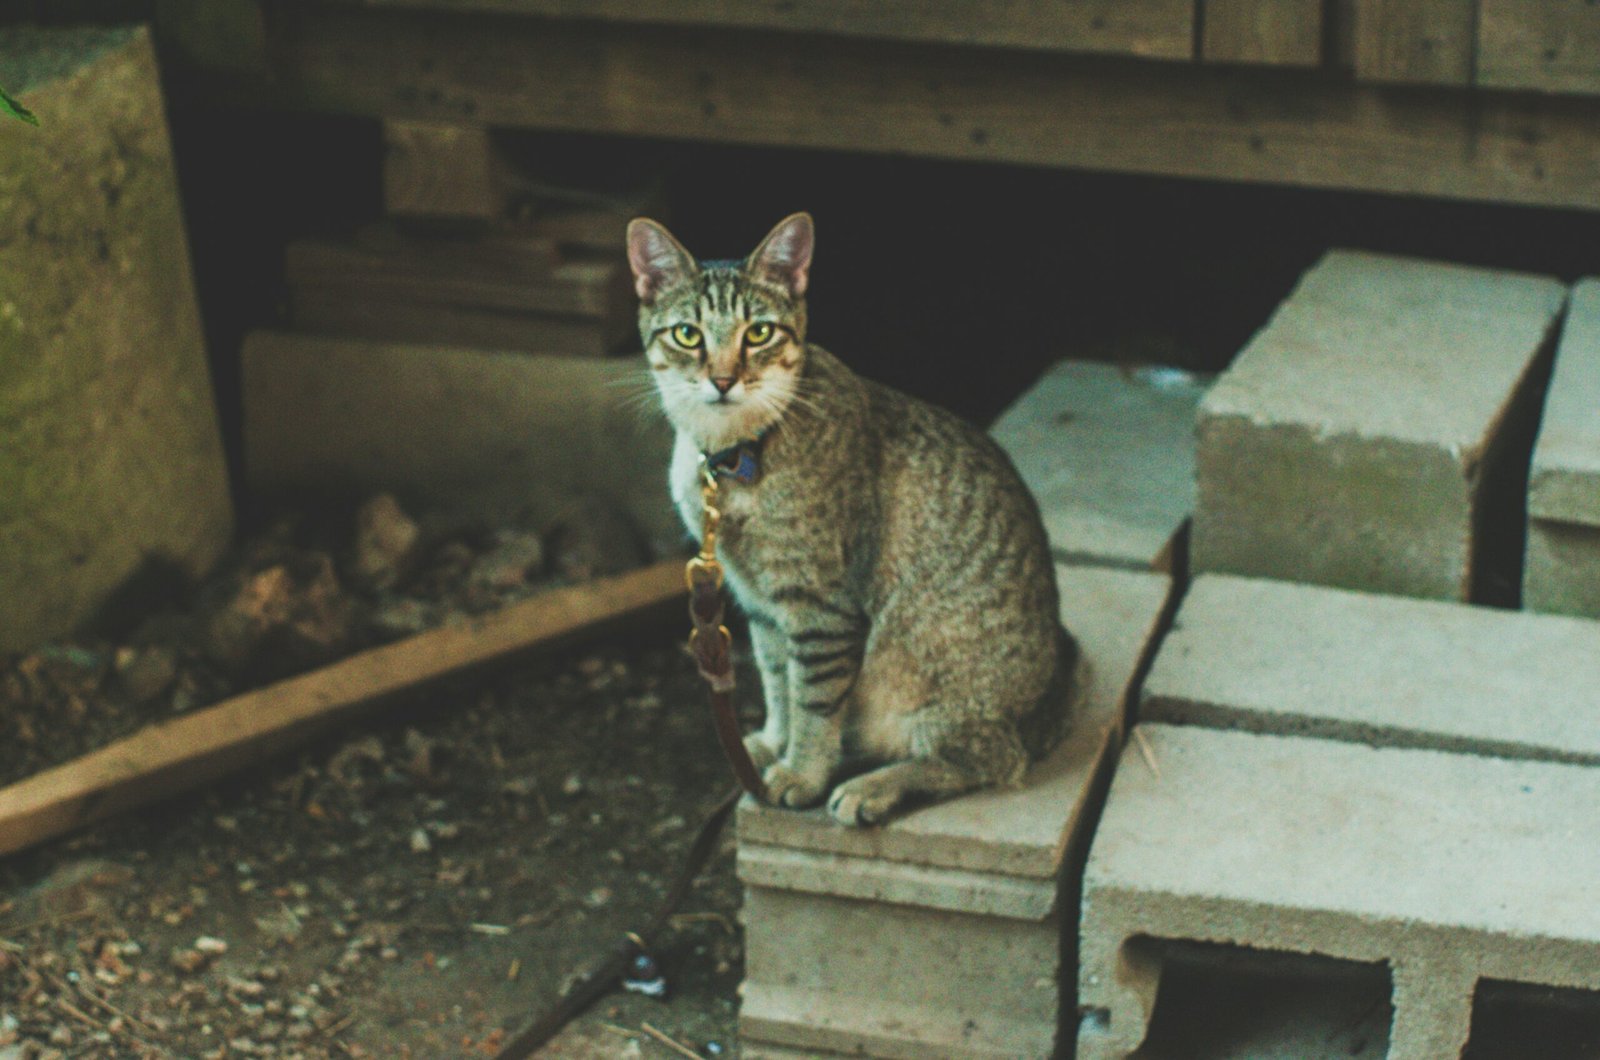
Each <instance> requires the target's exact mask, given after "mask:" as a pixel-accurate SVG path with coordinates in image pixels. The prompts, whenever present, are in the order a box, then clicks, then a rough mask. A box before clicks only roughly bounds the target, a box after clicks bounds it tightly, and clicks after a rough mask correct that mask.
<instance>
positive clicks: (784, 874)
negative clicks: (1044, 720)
mask: <svg viewBox="0 0 1600 1060" xmlns="http://www.w3.org/2000/svg"><path fill="white" fill-rule="evenodd" d="M1057 574H1058V578H1059V580H1060V583H1061V588H1062V615H1063V618H1064V620H1065V621H1066V622H1067V624H1068V626H1069V627H1070V628H1071V629H1072V630H1073V631H1074V633H1076V634H1077V636H1078V637H1079V639H1080V641H1081V642H1082V644H1083V646H1084V650H1085V653H1086V655H1087V657H1088V659H1089V661H1090V663H1091V665H1092V667H1093V671H1094V685H1093V687H1092V689H1091V692H1090V695H1089V698H1088V703H1087V705H1086V707H1085V708H1084V709H1083V711H1082V713H1081V715H1080V717H1079V718H1078V722H1077V724H1076V726H1075V727H1074V729H1073V731H1072V734H1071V735H1070V736H1069V738H1068V740H1067V742H1066V743H1065V744H1064V745H1063V746H1062V747H1061V748H1059V749H1058V750H1057V752H1056V753H1055V754H1054V755H1053V756H1052V757H1051V758H1050V759H1048V760H1047V761H1046V762H1044V763H1042V764H1041V765H1040V766H1038V767H1036V768H1035V769H1034V770H1033V771H1032V773H1031V774H1030V775H1029V777H1028V778H1027V779H1026V780H1025V781H1024V783H1023V786H1022V787H1021V788H1019V789H1017V790H1011V791H991V792H981V793H976V794H972V795H967V796H963V797H961V798H958V799H954V800H951V801H949V802H945V803H940V804H937V805H934V806H929V807H925V808H923V809H920V810H917V811H914V812H911V813H908V814H905V815H904V816H902V817H899V818H896V819H894V820H892V821H891V822H889V823H888V824H886V825H884V826H883V827H880V828H873V829H857V828H844V827H842V826H840V825H838V824H836V823H835V822H834V821H833V820H832V819H831V818H829V817H828V816H827V815H826V814H824V813H821V812H808V813H798V812H795V811H792V810H775V809H771V808H769V807H761V806H756V805H754V804H752V803H748V802H747V803H746V804H744V805H743V806H741V807H740V810H739V816H738V825H739V875H740V878H741V879H742V880H743V882H744V884H745V888H746V890H745V894H746V899H745V912H744V920H745V951H746V966H745V983H744V1002H743V1007H742V1009H741V1014H740V1029H741V1037H742V1039H743V1049H744V1053H745V1055H747V1056H772V1057H780V1056H790V1055H804V1056H822V1055H829V1054H831V1053H839V1054H844V1055H852V1056H862V1055H865V1056H875V1057H909V1058H917V1057H929V1056H938V1057H941V1058H956V1057H1007V1058H1010V1057H1019V1056H1048V1055H1050V1053H1051V1051H1052V1050H1053V1049H1054V1048H1055V1045H1056V1042H1057V1041H1058V1035H1059V1034H1060V1032H1061V1029H1062V1024H1063V1020H1069V1021H1070V1013H1069V1012H1065V1011H1064V1010H1063V1006H1062V1001H1061V996H1062V995H1061V990H1062V982H1061V980H1062V977H1063V975H1064V974H1065V975H1066V976H1067V977H1068V978H1069V980H1070V975H1071V973H1070V972H1066V973H1063V970H1062V968H1061V949H1062V940H1061V899H1062V887H1063V867H1064V865H1066V864H1068V863H1071V862H1073V861H1077V862H1078V863H1081V860H1082V857H1083V851H1084V845H1085V844H1086V843H1087V839H1088V837H1087V828H1088V822H1087V820H1086V818H1085V813H1086V808H1087V807H1088V806H1089V805H1091V804H1092V802H1093V801H1094V799H1095V798H1096V797H1097V796H1098V795H1099V794H1101V793H1103V792H1104V790H1105V785H1106V783H1107V781H1108V770H1109V766H1110V764H1111V760H1112V758H1113V756H1114V754H1115V748H1116V747H1117V746H1119V745H1120V742H1121V736H1122V731H1123V723H1124V717H1125V712H1126V708H1127V697H1128V694H1129V688H1130V684H1131V681H1132V678H1133V676H1134V673H1135V671H1136V670H1137V668H1138V666H1139V665H1140V662H1141V660H1142V659H1143V658H1144V657H1145V655H1146V654H1147V649H1148V646H1149V644H1150V641H1151V639H1152V637H1153V634H1154V631H1155V629H1156V626H1157V623H1158V619H1159V617H1160V615H1161V613H1162V611H1163V609H1164V607H1165V605H1166V601H1167V596H1168V592H1169V589H1170V582H1169V580H1168V579H1167V578H1165V577H1162V576H1159V575H1155V574H1149V573H1144V572H1135V571H1125V570H1115V569H1110V568H1104V567H1066V566H1063V567H1060V568H1059V569H1058V571H1057ZM975 984H977V985H975ZM1069 989H1070V988H1069ZM1068 1007H1069V1008H1070V1006H1068Z"/></svg>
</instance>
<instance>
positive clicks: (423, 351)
mask: <svg viewBox="0 0 1600 1060" xmlns="http://www.w3.org/2000/svg"><path fill="white" fill-rule="evenodd" d="M240 361H241V375H242V381H241V397H242V404H243V418H244V463H245V482H246V484H247V486H248V487H249V490H250V493H251V495H252V496H255V497H262V498H268V499H274V500H275V499H281V498H296V497H298V498H307V497H310V498H313V499H314V498H315V497H317V496H320V495H333V496H368V495H371V494H373V493H380V492H388V493H393V494H395V495H396V496H398V497H401V498H403V499H405V500H406V502H407V503H408V504H413V505H415V506H416V507H418V508H430V509H433V508H436V509H440V510H444V511H449V512H456V513H460V514H463V515H468V516H475V517H481V518H484V519H489V520H494V519H502V518H507V517H512V516H516V515H518V514H524V515H526V516H527V517H528V518H530V519H532V520H533V522H534V523H535V524H542V523H543V522H545V521H546V520H548V519H550V518H553V517H555V516H556V515H558V514H560V512H561V510H562V509H563V508H565V507H566V506H567V505H569V504H570V503H571V501H572V500H573V499H574V498H576V497H578V496H581V495H583V494H589V493H593V494H599V495H601V496H602V497H605V498H607V499H608V500H610V501H611V502H612V503H614V504H616V505H617V506H618V507H620V508H621V509H622V510H624V511H626V512H627V513H628V514H629V515H630V516H632V517H633V519H634V521H635V522H636V523H638V525H639V526H640V527H641V528H642V529H643V530H644V531H645V533H646V534H648V535H649V536H650V537H651V539H652V540H653V541H655V542H656V543H657V545H658V547H660V548H662V549H670V548H674V547H676V545H677V543H678V542H680V541H681V540H682V539H683V534H684V531H683V526H682V524H681V523H680V522H679V519H678V514H677V511H676V510H675V509H674V508H673V505H672V499H671V497H669V496H668V494H667V470H666V469H667V463H668V461H669V460H670V457H671V453H672V431H671V429H670V428H669V427H668V426H667V422H666V417H665V416H663V415H662V414H661V412H660V402H659V401H658V400H657V398H656V397H655V385H654V383H653V382H652V380H651V379H650V378H649V376H650V372H649V371H648V370H647V368H646V367H645V364H644V358H643V357H636V358H619V357H612V358H585V357H542V356H537V355H532V354H516V353H507V352H497V351H487V350H472V349H461V348H457V347H440V346H413V345H404V344H398V343H384V342H358V341H352V340H348V339H329V338H320V337H316V336H311V335H295V334H284V333H277V332H256V333H254V334H252V335H249V336H248V337H246V339H245V341H244V348H243V351H242V353H241V355H240ZM396 424H404V425H405V429H404V430H396V429H395V425H396Z"/></svg>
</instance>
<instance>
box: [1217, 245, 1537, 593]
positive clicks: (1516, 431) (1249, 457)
mask: <svg viewBox="0 0 1600 1060" xmlns="http://www.w3.org/2000/svg"><path fill="white" fill-rule="evenodd" d="M1564 297H1565V289H1564V288H1563V287H1562V285H1561V284H1560V283H1559V282H1557V281H1556V280H1554V279H1550V278H1548V277H1542V276H1529V275H1523V274H1518V273H1509V272H1495V271H1490V270H1486V269H1475V268H1465V267H1461V266H1456V265H1445V264H1438V263H1434V262H1425V261H1415V260H1409V259H1404V258H1394V257H1385V256H1381V255H1376V254H1367V253H1357V252H1352V251H1334V252H1332V253H1330V254H1328V255H1327V256H1326V257H1324V258H1323V259H1322V260H1321V261H1320V262H1319V263H1318V264H1317V265H1316V266H1315V267H1313V268H1312V269H1311V270H1310V271H1309V272H1307V273H1306V274H1305V276H1304V277H1302V278H1301V280H1300V283H1299V285H1298V286H1297V287H1296V288H1295V290H1294V292H1293V293H1292V294H1291V295H1290V296H1289V298H1288V299H1287V300H1286V301H1285V302H1284V303H1283V304H1282V305H1281V306H1279V307H1278V310H1277V312H1276V313H1274V314H1273V317H1272V319H1271V320H1270V321H1269V322H1268V323H1267V325H1266V326H1265V327H1263V328H1262V329H1261V331H1260V332H1258V333H1257V334H1256V336H1255V337H1254V338H1253V339H1252V340H1251V341H1250V343H1249V345H1248V346H1246V347H1245V349H1244V351H1243V352H1242V353H1240V355H1239V357H1238V358H1237V359H1236V360H1235V362H1234V363H1233V365H1232V366H1231V367H1230V368H1229V369H1228V370H1227V371H1226V372H1224V373H1223V374H1222V375H1221V376H1220V377H1218V379H1217V381H1216V383H1215V384H1214V385H1213V386H1212V387H1211V389H1210V390H1209V391H1208V392H1207V394H1206V396H1205V398H1204V399H1203V401H1202V402H1201V406H1200V416H1199V424H1198V450H1197V474H1198V482H1199V485H1198V489H1199V493H1198V502H1197V507H1196V509H1195V519H1194V531H1193V537H1192V549H1191V553H1190V557H1191V561H1192V564H1193V568H1194V569H1195V570H1197V571H1223V572H1228V573H1234V574H1247V575H1257V576H1262V577H1272V578H1284V579H1289V580H1294V581H1305V582H1313V583H1316V584H1320V585H1334V586H1340V587H1344V588H1350V589H1364V590H1368V591H1373V592H1385V593H1396V594H1399V595H1404V596H1418V597H1429V598H1434V599H1452V600H1468V599H1472V600H1490V599H1494V600H1502V599H1510V598H1514V596H1515V594H1516V590H1517V584H1518V582H1517V572H1518V567H1519V564H1520V555H1519V550H1518V549H1517V547H1516V541H1517V539H1518V538H1520V536H1521V529H1520V526H1518V525H1516V524H1517V523H1518V522H1519V521H1520V517H1519V516H1518V515H1517V513H1518V512H1519V511H1520V505H1521V477H1522V476H1521V470H1520V469H1521V468H1525V467H1526V466H1527V465H1526V463H1525V461H1526V460H1527V454H1528V449H1529V447H1530V446H1531V444H1532V435H1533V430H1534V426H1535V420H1536V418H1537V409H1536V408H1535V407H1534V405H1535V399H1536V397H1537V391H1538V387H1537V383H1538V381H1539V376H1540V372H1541V370H1542V367H1543V365H1544V361H1543V354H1544V352H1545V351H1546V350H1547V348H1548V339H1549V338H1550V336H1551V334H1552V330H1553V328H1554V326H1555V324H1556V321H1557V318H1558V315H1559V313H1560V311H1561V307H1562V304H1563V299H1564Z"/></svg>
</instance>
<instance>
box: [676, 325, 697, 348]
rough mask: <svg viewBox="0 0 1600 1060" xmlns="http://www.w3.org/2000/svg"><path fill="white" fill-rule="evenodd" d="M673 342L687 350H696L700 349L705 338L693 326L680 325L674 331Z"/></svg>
mask: <svg viewBox="0 0 1600 1060" xmlns="http://www.w3.org/2000/svg"><path fill="white" fill-rule="evenodd" d="M672 341H673V342H676V343H677V344H678V345H679V346H682V347H683V348H684V349H686V350H694V349H699V348H700V344H701V343H702V342H704V341H705V336H704V335H702V334H700V329H699V328H697V327H695V326H694V325H693V324H678V325H676V326H675V327H673V329H672Z"/></svg>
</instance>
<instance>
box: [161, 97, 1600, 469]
mask: <svg viewBox="0 0 1600 1060" xmlns="http://www.w3.org/2000/svg"><path fill="white" fill-rule="evenodd" d="M174 137H175V140H176V143H177V148H178V153H179V163H180V174H181V177H182V180H183V184H184V190H185V194H186V199H187V204H188V209H189V221H190V237H191V241H192V243H193V246H194V254H195V261H196V270H197V273H198V276H199V282H200V289H201V296H202V299H203V304H204V307H205V312H206V318H207V326H208V330H209V333H210V336H211V339H212V348H213V350H214V351H215V353H216V357H217V380H218V386H219V389H220V391H221V393H222V398H223V402H222V404H223V408H224V410H225V413H226V414H227V419H228V421H229V424H230V427H236V419H237V400H236V397H235V394H234V392H235V391H236V387H237V379H236V371H235V368H234V361H235V359H236V354H237V349H238V343H239V340H240V338H241V337H242V335H243V334H244V333H245V331H247V330H248V329H250V328H252V327H258V326H262V325H265V324H270V323H271V322H272V321H273V320H274V319H275V317H276V315H277V313H278V312H279V306H280V302H281V290H282V268H283V266H282V253H283V246H284V244H285V243H286V242H287V241H288V240H289V239H290V238H293V237H294V236H297V235H302V234H306V233H310V232H331V231H339V230H350V229H353V228H354V227H356V226H357V225H359V224H360V223H362V222H363V221H366V220H370V219H372V218H374V217H376V216H377V215H378V214H379V212H380V209H381V207H380V192H379V165H380V160H381V143H380V136H379V133H378V129H377V127H376V124H375V123H373V122H370V121H365V120H359V119H342V118H334V117H326V116H305V115H279V114H270V113H231V112H230V113H219V112H214V111H205V110H194V109H188V108H184V107H182V106H179V107H177V108H176V109H175V112H174ZM504 140H505V142H506V146H507V149H508V151H509V153H510V154H511V155H512V156H513V157H515V158H518V159H520V160H523V161H524V162H525V163H526V168H527V169H528V170H529V171H530V172H532V173H533V174H534V175H535V176H536V177H537V178H538V179H539V180H542V181H545V182H549V183H557V184H566V185H573V186H578V187H587V188H594V189H598V190H623V189H636V188H640V187H645V186H650V185H652V184H655V183H659V185H660V186H661V188H662V190H663V193H664V194H663V199H664V201H665V202H666V203H667V204H668V206H669V209H670V216H671V221H670V223H671V227H672V228H673V230H674V231H675V232H676V233H677V234H678V235H679V237H680V238H681V239H682V240H683V242H684V243H685V244H686V245H687V246H688V247H689V248H690V249H691V250H692V251H694V252H695V253H697V254H699V255H702V256H705V257H727V256H739V255H742V254H744V253H747V252H748V251H749V250H750V249H752V248H753V247H754V246H755V244H756V242H757V241H759V239H760V238H761V237H762V236H763V235H764V234H765V233H766V232H767V230H768V229H769V228H770V227H771V225H772V224H773V223H774V222H776V221H777V220H778V219H779V218H780V217H782V216H784V215H785V214H787V213H789V212H791V211H793V210H798V209H806V210H810V211H811V212H812V213H813V214H814V215H815V216H816V218H817V224H818V256H817V264H816V269H815V272H814V274H813V287H812V298H811V308H812V336H813V338H814V339H815V340H816V341H818V342H820V343H822V344H823V345H826V346H829V347H830V348H832V349H833V350H834V351H835V352H837V353H839V354H840V355H841V356H842V357H844V358H846V359H847V360H848V361H849V362H850V363H852V364H853V365H855V366H856V367H857V368H859V369H860V370H861V371H863V372H865V373H867V374H869V375H873V376H875V377H877V378H879V379H882V380H884V381H886V382H889V383H891V384H893V385H895V386H898V387H901V388H902V389H905V390H908V391H910V392H912V393H915V394H917V395H919V396H922V397H926V398H929V399H932V400H934V401H937V402H939V403H941V404H945V405H947V406H950V407H952V408H954V409H956V410H957V411H959V412H961V413H963V414H964V415H966V416H968V417H969V418H972V419H976V420H979V421H987V420H989V419H991V418H992V417H993V416H994V415H996V414H997V413H998V412H999V411H1000V410H1001V409H1002V408H1004V406H1005V405H1006V404H1007V403H1008V402H1009V401H1010V400H1011V399H1012V398H1014V397H1015V396H1016V395H1017V394H1018V393H1019V392H1020V391H1021V390H1022V389H1023V388H1024V387H1025V386H1026V385H1027V384H1028V383H1030V382H1031V381H1032V380H1033V379H1034V378H1035V377H1037V375H1038V374H1039V373H1040V372H1041V371H1042V370H1043V369H1044V368H1045V367H1046V366H1047V365H1048V364H1050V363H1052V362H1053V361H1055V360H1058V359H1060V358H1062V357H1067V356H1078V357H1087V358H1091V359H1103V360H1120V361H1126V362H1130V363H1143V362H1159V363H1172V364H1178V365H1181V366H1185V367H1192V368H1201V369H1208V370H1214V369H1217V368H1220V367H1222V366H1224V365H1225V364H1226V363H1227V362H1228V360H1229V359H1230V358H1231V357H1232V356H1233V354H1234V353H1236V352H1237V351H1238V349H1239V348H1240V346H1241V345H1242V344H1243V343H1244V342H1245V341H1247V340H1248V338H1249V337H1250V335H1251V334H1252V333H1253V332H1254V330H1255V329H1256V328H1257V327H1259V326H1260V325H1261V323H1262V322H1263V321H1264V320H1265V319H1266V317H1267V316H1268V315H1269V314H1270V312H1271V310H1272V308H1273V307H1274V306H1275V305H1276V304H1277V303H1278V302H1279V301H1280V300H1281V299H1282V298H1283V296H1284V295H1285V294H1286V293H1287V292H1288V291H1289V289H1290V288H1291V287H1292V286H1293V284H1294V282H1295V280H1296V278H1297V277H1298V276H1299V274H1300V273H1301V272H1302V271H1303V270H1304V269H1305V268H1306V267H1307V266H1309V265H1310V264H1311V263H1312V262H1313V261H1315V260H1316V259H1317V257H1318V256H1320V255H1321V254H1322V253H1323V252H1324V251H1325V250H1326V249H1327V248H1329V247H1333V246H1348V247H1360V248H1367V249H1372V250H1378V251H1384V252H1391V253H1398V254H1412V255H1418V256H1423V257H1431V258H1438V259H1444V260H1450V261H1457V262H1461V263H1465V264H1474V265H1486V266H1492V267H1496V268H1512V269H1525V270H1530V271H1539V272H1547V273H1554V274H1556V275H1559V276H1562V277H1564V278H1572V277H1575V276H1578V275H1582V274H1586V273H1595V272H1600V216H1595V215H1590V214H1581V213H1574V212H1564V211H1552V210H1536V209H1529V208H1523V207H1508V206H1484V205H1477V204H1469V203H1448V202H1437V201H1425V200H1414V199H1402V198H1396V197H1387V196H1377V195H1357V194H1350V193H1339V192H1320V191H1306V190H1299V189H1287V188H1269V187H1258V186H1247V185H1224V184H1213V183H1206V182H1200V181H1182V180H1169V179H1158V178H1150V177H1135V176H1125V175H1118V174H1091V173H1076V172H1067V171H1054V170H1039V169H1022V168H1017V167H1005V166H984V165H975V164H971V163H954V162H937V161H928V160H919V159H908V158H896V157H870V156H859V155H846V154H839V153H823V152H810V151H789V150H780V149H768V148H743V147H731V146H720V145H705V144H683V143H669V142H657V141H644V140H622V139H617V138H606V137H590V136H579V135H554V134H537V133H514V134H506V135H505V136H504ZM235 440H236V435H235Z"/></svg>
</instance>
